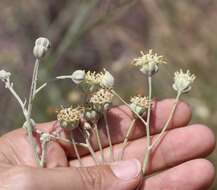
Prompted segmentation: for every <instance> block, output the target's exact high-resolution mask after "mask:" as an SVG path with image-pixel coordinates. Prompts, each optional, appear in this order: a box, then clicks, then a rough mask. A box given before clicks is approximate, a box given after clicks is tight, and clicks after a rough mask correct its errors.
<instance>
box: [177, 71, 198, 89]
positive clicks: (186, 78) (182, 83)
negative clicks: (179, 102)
mask: <svg viewBox="0 0 217 190" xmlns="http://www.w3.org/2000/svg"><path fill="white" fill-rule="evenodd" d="M195 78H196V77H195V75H194V74H191V73H190V71H189V70H187V71H186V73H184V72H183V71H182V70H180V71H177V72H175V74H174V83H173V89H174V90H176V91H178V92H181V93H187V92H189V91H190V90H191V84H192V83H193V82H194V80H195Z"/></svg>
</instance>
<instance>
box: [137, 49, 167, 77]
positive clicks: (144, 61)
mask: <svg viewBox="0 0 217 190" xmlns="http://www.w3.org/2000/svg"><path fill="white" fill-rule="evenodd" d="M165 63H166V62H165V61H164V59H163V56H159V55H157V54H156V53H153V51H152V50H149V52H148V53H147V54H144V52H142V51H141V56H140V57H138V58H136V59H134V61H133V64H134V65H135V66H137V67H139V68H140V71H141V72H142V73H144V74H146V75H148V76H151V75H153V74H155V73H156V72H157V71H158V69H159V64H165Z"/></svg>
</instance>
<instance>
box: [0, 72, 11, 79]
mask: <svg viewBox="0 0 217 190" xmlns="http://www.w3.org/2000/svg"><path fill="white" fill-rule="evenodd" d="M10 76H11V73H10V72H7V71H5V70H0V80H2V81H6V80H8V79H9V78H10Z"/></svg>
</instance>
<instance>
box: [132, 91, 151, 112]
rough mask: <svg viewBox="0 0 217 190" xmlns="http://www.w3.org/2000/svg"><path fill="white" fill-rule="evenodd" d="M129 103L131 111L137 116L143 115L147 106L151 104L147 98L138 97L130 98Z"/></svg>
mask: <svg viewBox="0 0 217 190" xmlns="http://www.w3.org/2000/svg"><path fill="white" fill-rule="evenodd" d="M130 102H131V104H130V107H131V109H132V110H133V111H135V112H136V113H138V114H139V115H143V114H144V113H145V111H146V109H147V108H148V106H149V104H151V102H150V101H149V100H148V97H145V96H140V95H138V96H134V97H132V98H131V100H130Z"/></svg>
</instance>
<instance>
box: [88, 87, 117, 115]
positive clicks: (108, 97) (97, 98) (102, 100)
mask: <svg viewBox="0 0 217 190" xmlns="http://www.w3.org/2000/svg"><path fill="white" fill-rule="evenodd" d="M112 98H113V94H112V93H111V92H110V91H109V90H108V89H103V88H102V89H100V90H98V91H97V92H96V93H94V94H93V95H92V97H91V98H90V103H91V104H92V105H93V107H94V109H96V111H98V112H102V111H103V110H107V109H108V107H109V106H110V105H111V103H112Z"/></svg>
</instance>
